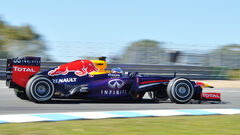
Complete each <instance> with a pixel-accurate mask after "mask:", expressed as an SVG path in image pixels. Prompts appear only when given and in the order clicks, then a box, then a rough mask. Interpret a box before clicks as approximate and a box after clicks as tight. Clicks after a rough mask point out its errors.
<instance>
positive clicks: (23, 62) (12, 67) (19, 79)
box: [6, 57, 41, 88]
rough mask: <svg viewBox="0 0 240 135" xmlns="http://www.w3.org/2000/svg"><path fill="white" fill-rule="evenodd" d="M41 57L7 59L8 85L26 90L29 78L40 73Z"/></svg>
mask: <svg viewBox="0 0 240 135" xmlns="http://www.w3.org/2000/svg"><path fill="white" fill-rule="evenodd" d="M40 63H41V58H40V57H23V58H12V59H7V66H6V85H7V86H8V87H10V88H16V87H21V88H25V87H26V84H27V82H28V80H29V78H30V77H31V76H32V75H34V74H36V73H38V72H39V71H40Z"/></svg>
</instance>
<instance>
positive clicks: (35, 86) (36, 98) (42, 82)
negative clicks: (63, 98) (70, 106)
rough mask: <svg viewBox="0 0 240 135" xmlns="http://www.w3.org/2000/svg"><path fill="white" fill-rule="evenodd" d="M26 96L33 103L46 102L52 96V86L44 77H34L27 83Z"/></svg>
mask: <svg viewBox="0 0 240 135" xmlns="http://www.w3.org/2000/svg"><path fill="white" fill-rule="evenodd" d="M26 94H27V97H28V98H29V100H31V101H33V102H36V103H42V102H47V101H49V100H51V98H52V96H53V94H54V84H53V83H52V81H51V80H50V79H48V78H47V77H45V76H38V75H37V76H34V77H32V78H31V79H29V81H28V82H27V86H26Z"/></svg>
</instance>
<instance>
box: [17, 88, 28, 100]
mask: <svg viewBox="0 0 240 135" xmlns="http://www.w3.org/2000/svg"><path fill="white" fill-rule="evenodd" d="M14 93H15V95H16V96H17V97H18V98H20V99H22V100H28V97H27V95H26V92H25V91H23V90H19V89H16V88H15V89H14Z"/></svg>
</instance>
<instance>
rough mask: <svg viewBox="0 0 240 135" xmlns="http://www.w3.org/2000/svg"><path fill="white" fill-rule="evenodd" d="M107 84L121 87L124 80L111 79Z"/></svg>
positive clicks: (112, 86)
mask: <svg viewBox="0 0 240 135" xmlns="http://www.w3.org/2000/svg"><path fill="white" fill-rule="evenodd" d="M108 86H109V87H111V88H122V87H123V86H124V81H123V80H120V79H113V80H110V81H109V82H108Z"/></svg>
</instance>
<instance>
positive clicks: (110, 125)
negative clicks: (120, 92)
mask: <svg viewBox="0 0 240 135" xmlns="http://www.w3.org/2000/svg"><path fill="white" fill-rule="evenodd" d="M76 134H81V135H83V134H86V135H108V134H116V135H168V134H171V135H240V115H215V116H176V117H146V118H129V119H102V120H76V121H64V122H36V123H20V124H0V135H76Z"/></svg>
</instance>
